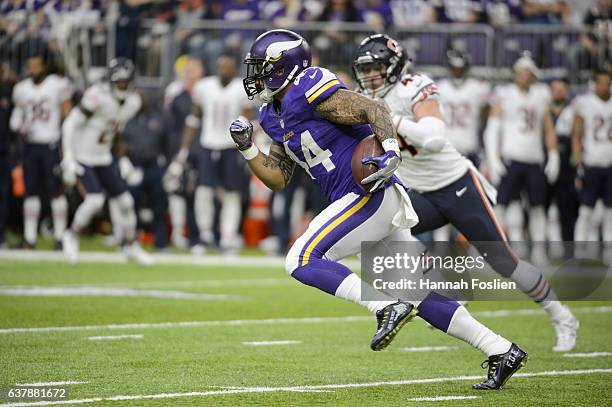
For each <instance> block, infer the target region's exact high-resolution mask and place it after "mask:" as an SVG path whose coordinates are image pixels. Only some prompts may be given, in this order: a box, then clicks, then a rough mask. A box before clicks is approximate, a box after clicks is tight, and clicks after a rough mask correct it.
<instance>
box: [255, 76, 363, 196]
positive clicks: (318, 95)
mask: <svg viewBox="0 0 612 407" xmlns="http://www.w3.org/2000/svg"><path fill="white" fill-rule="evenodd" d="M338 89H346V87H345V86H344V84H343V83H342V82H341V81H340V80H339V79H338V78H337V77H336V75H334V74H333V73H331V72H330V71H328V70H327V69H325V68H319V67H311V68H308V69H306V70H304V71H303V72H302V73H301V74H300V75H299V76H298V77H297V78H296V79H295V81H294V83H293V86H292V87H291V89H289V90H288V91H287V93H286V94H285V96H284V97H283V101H282V104H281V109H280V113H278V112H277V111H276V109H275V107H274V105H273V104H272V103H267V104H264V105H263V106H262V107H261V109H260V111H259V113H260V114H259V122H260V123H261V127H262V128H263V129H264V131H265V132H266V133H267V134H268V135H269V136H270V138H272V139H273V140H274V141H276V142H278V143H282V144H283V146H284V147H285V151H286V152H287V155H289V156H290V157H291V159H293V161H295V162H296V163H297V164H299V165H300V166H301V167H302V168H304V170H306V172H307V173H308V174H309V175H310V176H311V177H312V178H313V180H314V181H315V182H316V183H317V184H318V185H319V187H320V188H321V190H322V191H323V193H325V195H326V196H327V198H328V199H329V201H330V202H333V201H335V200H337V199H339V198H340V197H342V196H344V195H346V194H347V193H349V192H355V193H357V194H361V195H363V194H364V192H363V190H362V189H361V188H360V187H359V186H358V185H357V184H356V183H355V181H354V180H353V175H352V172H351V159H352V156H353V150H354V149H355V146H356V145H357V144H359V142H360V141H361V140H362V139H364V138H365V137H367V136H369V135H370V134H372V129H371V128H370V126H369V125H358V126H344V125H340V124H335V123H332V122H330V121H328V120H325V119H322V118H321V117H320V116H319V114H318V113H317V112H316V111H315V109H316V107H317V105H318V104H319V103H321V102H322V101H324V100H325V99H327V98H328V97H329V96H331V95H332V94H333V93H334V92H336V91H337V90H338Z"/></svg>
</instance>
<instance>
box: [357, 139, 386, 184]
mask: <svg viewBox="0 0 612 407" xmlns="http://www.w3.org/2000/svg"><path fill="white" fill-rule="evenodd" d="M384 152H385V151H384V150H383V148H382V145H381V144H380V141H378V139H377V138H376V136H374V135H371V136H368V137H366V138H364V139H363V140H361V141H360V142H359V144H357V147H355V150H354V151H353V158H352V160H351V170H352V172H353V179H354V180H355V182H356V183H357V185H359V186H360V187H361V189H363V190H364V191H369V190H370V188H372V187H373V186H374V182H370V183H368V184H366V185H361V181H362V180H363V179H364V178H366V177H368V176H370V175H372V174H374V173H375V172H376V171H378V167H376V166H375V165H374V164H362V163H361V160H363V159H364V158H370V157H376V156H377V155H381V154H382V153H384Z"/></svg>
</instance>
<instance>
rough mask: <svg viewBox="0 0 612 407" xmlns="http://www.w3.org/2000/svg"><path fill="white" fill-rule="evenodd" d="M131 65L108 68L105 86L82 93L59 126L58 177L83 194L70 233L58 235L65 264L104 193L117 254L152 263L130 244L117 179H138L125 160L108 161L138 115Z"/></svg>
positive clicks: (127, 211)
mask: <svg viewBox="0 0 612 407" xmlns="http://www.w3.org/2000/svg"><path fill="white" fill-rule="evenodd" d="M133 75H134V65H133V64H132V62H131V61H130V60H128V59H125V58H116V59H113V60H112V61H111V62H110V64H109V82H103V83H100V84H96V85H93V86H92V87H90V88H89V89H87V90H86V91H85V93H84V94H83V98H82V99H81V103H80V105H79V106H77V107H75V108H74V109H72V111H71V112H70V115H69V116H68V118H67V119H66V120H65V122H64V125H63V126H62V131H63V140H62V150H63V154H64V157H63V160H62V163H61V166H62V175H63V178H64V182H65V183H66V184H67V185H74V184H75V183H76V181H77V178H78V181H79V183H80V185H81V186H82V187H83V189H84V190H85V197H84V199H83V202H82V203H81V204H80V205H79V207H78V208H77V210H76V213H75V214H74V219H73V221H72V225H71V226H70V228H69V229H68V230H67V231H66V233H64V238H63V246H64V254H65V255H66V257H67V259H68V260H69V261H70V262H76V261H77V260H78V250H79V233H80V232H81V231H82V230H83V229H84V228H85V227H86V226H87V225H89V222H90V221H91V219H92V218H93V216H94V215H95V214H96V213H98V212H99V211H100V210H101V209H102V207H103V206H104V200H105V196H104V192H106V194H107V195H108V197H109V209H110V212H111V218H112V221H113V227H118V228H119V229H120V230H121V232H120V233H119V234H120V235H121V236H123V237H124V238H125V242H122V246H123V252H124V254H125V255H126V256H127V257H128V258H129V259H132V260H134V261H136V262H138V263H141V264H150V263H152V258H151V257H150V256H149V255H148V254H147V253H146V252H144V250H143V249H142V248H141V247H140V245H139V244H138V242H137V240H136V214H135V211H134V200H133V198H132V195H130V193H129V191H128V190H127V187H126V184H125V181H124V179H123V178H122V176H123V177H124V178H125V179H126V181H127V182H128V183H132V182H133V181H135V180H133V179H132V177H137V176H138V175H139V173H138V172H137V171H134V167H133V166H132V164H131V162H130V161H129V159H128V158H127V157H125V156H123V157H121V158H120V159H119V161H118V162H116V161H114V160H113V154H112V147H113V141H114V139H115V136H116V135H117V134H118V133H120V132H121V130H122V129H123V127H124V126H125V124H126V122H127V121H128V120H129V119H131V118H132V117H134V115H136V114H137V113H138V111H139V110H140V107H141V105H142V100H141V99H140V95H138V94H137V93H136V92H134V91H133V90H132V89H131V88H130V83H131V81H132V78H133Z"/></svg>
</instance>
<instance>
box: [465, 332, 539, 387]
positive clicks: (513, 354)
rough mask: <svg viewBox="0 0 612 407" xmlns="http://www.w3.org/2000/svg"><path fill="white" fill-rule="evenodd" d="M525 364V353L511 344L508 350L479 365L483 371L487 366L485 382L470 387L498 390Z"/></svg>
mask: <svg viewBox="0 0 612 407" xmlns="http://www.w3.org/2000/svg"><path fill="white" fill-rule="evenodd" d="M526 364H527V353H526V352H525V351H523V350H522V349H521V348H519V347H518V346H517V345H516V344H514V343H513V344H512V346H511V347H510V350H509V351H508V352H506V353H502V354H501V355H493V356H491V357H489V359H488V360H485V361H484V362H482V364H481V365H480V366H481V367H482V368H483V369H485V368H486V367H487V365H488V366H489V373H488V374H487V380H485V381H483V382H480V383H477V384H475V385H473V386H472V388H473V389H476V390H500V389H501V388H502V387H503V385H504V384H506V382H507V381H508V379H509V378H510V377H511V376H512V375H513V374H514V373H516V372H517V371H518V370H519V369H520V368H521V367H523V366H525V365H526Z"/></svg>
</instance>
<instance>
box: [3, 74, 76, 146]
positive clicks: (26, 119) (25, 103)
mask: <svg viewBox="0 0 612 407" xmlns="http://www.w3.org/2000/svg"><path fill="white" fill-rule="evenodd" d="M73 93H74V88H73V87H72V84H71V83H70V81H69V80H68V79H66V78H62V77H60V76H57V75H53V74H51V75H47V77H46V78H45V79H44V80H43V81H42V82H41V83H39V84H36V83H34V81H32V79H31V78H27V79H24V80H22V81H21V82H19V83H18V84H17V85H15V88H14V89H13V103H14V104H15V106H16V108H17V109H19V110H21V112H22V114H23V117H22V123H23V126H24V127H23V128H24V129H25V130H26V133H27V141H28V143H36V144H52V143H57V142H58V141H59V139H60V133H61V132H60V128H61V121H62V109H61V104H62V103H63V102H65V101H66V100H68V99H70V98H71V97H72V94H73Z"/></svg>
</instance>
